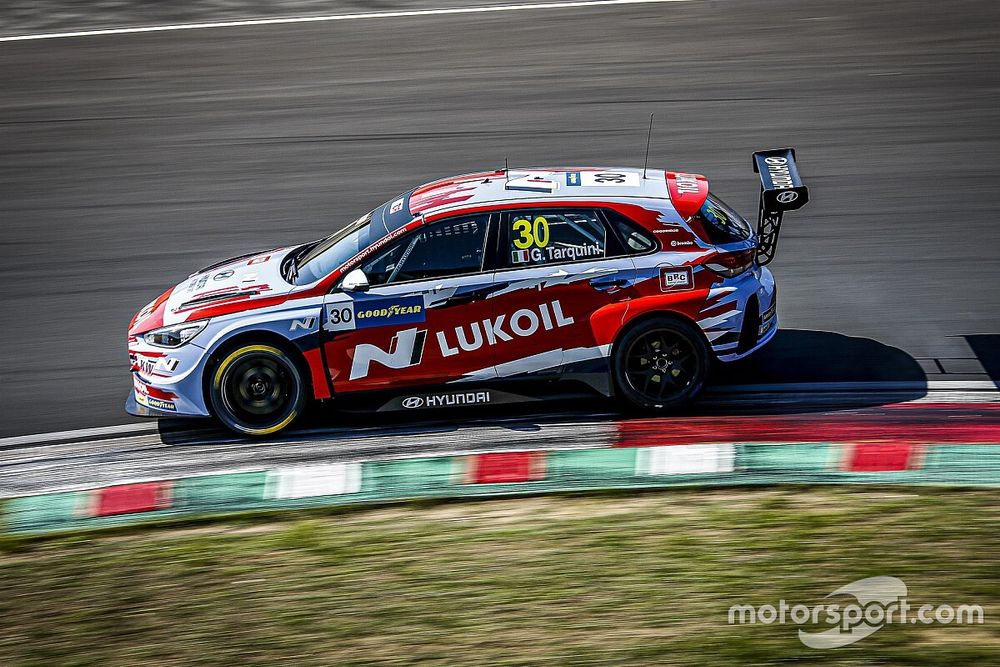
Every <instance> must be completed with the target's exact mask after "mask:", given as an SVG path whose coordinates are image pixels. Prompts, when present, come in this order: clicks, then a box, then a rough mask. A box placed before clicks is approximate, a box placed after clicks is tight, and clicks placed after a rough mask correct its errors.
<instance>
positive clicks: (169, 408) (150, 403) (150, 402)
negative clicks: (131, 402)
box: [146, 396, 177, 412]
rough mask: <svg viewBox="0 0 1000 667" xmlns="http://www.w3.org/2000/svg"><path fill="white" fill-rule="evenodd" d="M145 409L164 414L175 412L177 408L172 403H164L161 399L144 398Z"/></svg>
mask: <svg viewBox="0 0 1000 667" xmlns="http://www.w3.org/2000/svg"><path fill="white" fill-rule="evenodd" d="M146 407H148V408H152V409H154V410H164V411H166V412H177V406H176V405H174V402H173V401H165V400H163V399H162V398H153V397H152V396H147V397H146Z"/></svg>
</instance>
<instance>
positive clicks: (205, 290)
mask: <svg viewBox="0 0 1000 667" xmlns="http://www.w3.org/2000/svg"><path fill="white" fill-rule="evenodd" d="M754 167H755V169H756V170H757V171H758V173H760V176H761V184H762V188H761V198H760V219H759V222H758V229H757V231H756V232H755V231H754V229H752V228H751V226H750V225H749V224H748V223H747V222H746V220H744V219H743V218H742V217H741V216H740V215H739V214H738V213H737V212H736V211H735V210H733V209H732V208H730V207H729V206H728V205H727V204H725V203H724V202H723V201H722V200H720V199H719V198H718V197H716V196H714V195H712V194H710V193H709V188H708V181H707V180H706V179H705V177H703V176H700V175H697V174H687V173H680V172H671V171H666V172H665V171H662V170H654V169H648V170H645V169H643V170H639V169H621V168H599V169H598V168H584V167H580V168H544V169H527V170H509V171H508V170H498V171H491V172H486V173H479V174H470V175H466V176H459V177H456V178H449V179H445V180H440V181H435V182H433V183H429V184H427V185H424V186H421V187H419V188H417V189H415V190H413V191H411V192H408V193H406V194H403V195H401V196H399V197H396V198H395V199H392V200H390V201H388V202H387V203H385V204H383V205H382V206H379V207H378V208H376V209H375V210H374V211H372V212H371V213H369V214H367V215H365V216H363V217H361V218H359V219H358V220H356V221H355V222H353V223H351V224H349V225H347V226H346V227H344V228H342V229H340V230H339V231H337V232H335V233H333V234H332V235H330V236H327V237H326V238H323V239H320V240H318V241H314V242H312V243H306V244H304V245H299V246H293V247H284V248H276V249H274V250H269V251H266V252H257V253H252V254H249V255H244V256H242V257H236V258H233V259H229V260H226V261H224V262H220V263H218V264H215V265H213V266H209V267H207V268H205V269H202V270H200V271H198V272H197V273H194V274H192V275H191V276H190V277H189V278H188V279H187V280H185V281H184V282H182V283H181V284H179V285H177V286H176V287H173V288H171V289H170V290H168V291H167V292H165V293H164V294H163V295H162V296H160V297H158V298H157V299H155V300H153V301H152V302H151V303H150V304H148V305H147V306H146V307H144V308H143V309H142V310H140V311H139V313H137V314H136V315H135V317H134V318H133V319H132V322H131V324H130V325H129V331H128V349H129V358H130V362H131V368H132V373H133V378H134V385H135V387H134V391H133V393H132V394H131V395H130V397H129V400H128V402H127V404H126V409H127V411H128V412H130V413H131V414H135V415H141V416H182V415H186V416H214V417H216V418H218V419H219V420H220V421H221V422H222V423H223V424H225V425H226V426H228V427H229V428H230V429H233V430H234V431H237V432H240V433H244V434H249V435H265V434H270V433H275V432H277V431H280V430H282V429H284V428H286V427H288V426H289V425H290V424H292V423H293V422H294V421H295V419H296V417H297V416H298V415H299V414H301V413H302V411H303V409H304V408H305V407H306V405H307V404H308V403H309V402H310V401H329V402H331V403H333V404H336V405H341V406H345V407H350V406H354V407H358V406H360V407H363V408H366V409H370V410H420V409H427V408H438V407H445V406H455V405H479V404H493V403H507V402H513V401H521V400H537V399H538V398H540V397H544V396H547V395H550V394H552V393H558V394H561V395H563V396H565V395H566V393H567V392H571V391H572V390H574V389H582V390H586V391H590V392H593V391H596V392H598V393H599V394H603V395H605V396H618V397H620V398H622V399H625V400H626V401H628V402H630V403H632V404H634V405H636V406H640V407H642V408H645V409H650V410H669V409H673V408H676V407H678V406H681V405H683V404H685V403H686V402H688V401H690V400H691V399H692V398H693V397H694V396H695V395H696V394H697V393H698V392H699V390H700V389H701V387H702V385H703V384H704V381H705V377H706V373H707V371H708V369H709V364H710V360H711V358H712V357H714V358H716V359H719V360H721V361H731V360H735V359H739V358H741V357H744V356H746V355H748V354H751V353H752V352H754V351H755V350H757V349H758V348H760V347H761V346H762V345H764V344H765V343H767V341H768V340H770V339H771V337H772V336H774V334H775V331H776V330H777V315H776V302H775V285H774V278H773V277H772V275H771V273H770V271H768V270H767V269H766V268H764V266H763V264H766V263H767V262H768V261H770V259H771V257H772V256H773V253H774V246H775V242H776V239H777V231H778V228H779V226H780V222H781V216H782V213H783V211H785V210H791V209H795V208H798V207H800V206H802V205H803V204H805V202H806V200H807V196H808V195H807V192H806V188H805V187H804V186H803V185H802V182H801V180H800V179H799V176H798V172H797V169H796V166H795V160H794V152H793V151H792V150H790V149H781V150H775V151H762V152H758V153H755V154H754Z"/></svg>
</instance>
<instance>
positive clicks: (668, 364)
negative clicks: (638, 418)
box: [612, 317, 709, 411]
mask: <svg viewBox="0 0 1000 667" xmlns="http://www.w3.org/2000/svg"><path fill="white" fill-rule="evenodd" d="M708 369H709V355H708V345H707V344H706V343H705V339H704V338H702V336H701V334H700V332H699V331H698V330H697V329H695V327H694V326H693V325H691V324H689V323H687V322H685V321H683V320H679V319H674V318H671V317H657V318H653V319H650V320H647V321H645V322H643V323H641V324H639V325H637V326H635V327H633V328H632V329H630V330H629V331H627V332H626V333H625V335H624V336H622V338H621V340H620V341H618V342H617V343H616V344H615V349H614V353H613V356H612V374H613V376H614V381H615V386H616V387H617V388H618V392H619V394H620V395H621V396H622V397H623V398H624V399H625V400H627V401H628V402H629V403H631V404H632V405H634V406H636V407H639V408H642V409H645V410H657V411H667V410H671V409H675V408H678V407H680V406H682V405H685V404H686V403H688V402H689V401H691V399H693V398H694V397H695V395H697V394H698V392H700V391H701V388H702V386H703V385H704V384H705V378H706V377H707V375H708Z"/></svg>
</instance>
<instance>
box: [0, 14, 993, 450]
mask: <svg viewBox="0 0 1000 667" xmlns="http://www.w3.org/2000/svg"><path fill="white" fill-rule="evenodd" d="M355 4H357V3H355ZM998 18H1000V10H998V9H997V7H996V5H995V3H993V2H989V1H982V2H976V1H970V2H963V3H960V4H959V5H956V4H953V3H942V2H937V1H935V2H931V1H927V2H923V1H911V2H879V3H871V2H865V1H860V0H846V1H844V2H837V3H831V2H828V1H826V0H822V1H819V0H817V1H806V2H779V1H770V0H739V1H737V0H729V1H726V0H715V1H712V0H692V1H691V2H681V3H671V4H651V5H625V6H612V7H591V8H575V9H565V10H539V11H537V12H536V11H518V12H510V13H495V14H476V15H441V16H423V17H411V18H392V19H389V18H387V19H379V20H377V21H375V20H371V21H364V22H351V21H343V22H330V23H312V24H288V25H269V26H257V27H239V28H220V29H206V30H192V31H181V32H169V33H149V34H135V35H112V36H95V37H80V38H70V39H59V40H49V41H33V42H6V43H2V44H0V227H2V234H0V253H2V255H0V287H2V289H0V436H13V435H20V434H27V433H38V432H45V431H56V430H63V429H76V428H86V427H96V426H105V425H112V424H121V423H126V422H128V421H129V419H128V418H127V417H126V416H125V415H124V414H123V412H122V407H121V406H122V403H123V400H124V397H125V395H126V393H127V392H128V390H129V386H130V380H129V377H128V372H127V365H126V359H125V340H124V329H125V325H126V323H127V321H128V319H129V317H130V316H131V315H132V313H133V312H135V311H136V310H137V309H138V308H140V307H141V306H142V305H143V304H145V303H146V302H147V301H149V300H150V299H151V298H152V297H154V296H156V295H157V294H159V293H160V292H162V291H163V290H164V289H165V288H166V287H168V286H169V285H170V284H173V283H176V282H177V281H179V280H181V279H183V278H184V277H185V276H187V275H188V273H190V272H191V271H192V270H194V269H196V268H198V267H200V266H204V265H206V264H208V263H210V262H212V261H214V260H216V259H221V258H224V257H228V256H232V255H236V254H239V253H242V252H244V251H248V250H253V249H258V248H266V247H269V246H273V245H277V244H283V243H288V242H294V241H304V240H308V239H312V238H315V237H318V236H320V235H324V234H327V233H329V232H330V231H331V230H332V229H334V228H336V227H338V226H340V225H342V224H344V223H346V222H347V221H349V220H351V219H353V218H355V217H357V215H359V214H360V213H362V212H364V211H367V210H369V209H371V208H372V207H373V206H374V205H376V204H378V203H381V202H382V201H385V200H386V199H388V198H389V197H390V196H392V195H394V194H395V193H398V192H401V191H403V190H406V189H408V188H410V187H412V186H414V185H415V184H418V183H420V182H423V181H426V180H429V179H432V178H435V177H439V176H444V175H449V174H454V173H461V172H464V171H472V170H477V169H480V168H483V167H495V166H497V165H501V164H502V163H503V160H504V157H505V156H508V157H509V159H510V162H511V164H512V165H531V164H554V163H577V164H579V163H594V164H639V163H641V162H642V150H643V147H644V143H645V123H646V120H647V118H648V114H649V113H650V112H655V113H656V114H657V118H658V121H657V127H656V129H655V132H654V137H653V144H652V151H651V158H650V163H651V164H654V165H656V166H661V167H674V168H682V169H686V170H691V171H700V172H703V173H706V174H708V175H709V177H710V178H711V180H712V183H713V189H714V190H715V191H717V192H718V193H720V194H722V195H723V196H724V197H725V198H726V199H728V200H730V201H731V202H732V203H734V204H736V205H737V206H739V207H740V208H742V209H743V210H744V211H745V212H746V213H747V214H748V215H750V214H752V212H753V210H754V207H755V202H756V191H755V189H756V187H757V184H756V181H755V176H754V174H753V173H752V172H751V170H750V161H749V154H750V152H751V151H752V150H754V149H756V148H762V147H777V146H784V145H791V146H795V147H796V148H797V150H798V155H799V161H800V166H801V170H802V173H803V175H804V177H805V178H806V179H807V181H808V183H809V185H810V186H811V188H812V202H811V203H810V205H809V207H808V208H806V209H804V210H803V211H801V212H800V213H799V214H797V215H790V216H789V217H788V222H787V224H786V227H785V229H784V231H783V233H782V243H781V247H780V251H779V254H778V259H777V260H776V261H775V263H774V265H773V268H774V270H775V273H776V275H777V278H778V284H779V304H780V305H779V314H780V318H781V321H782V328H783V331H782V332H781V333H780V335H779V337H778V338H776V340H775V342H774V343H773V344H772V345H771V346H770V347H769V349H767V350H766V351H765V352H763V353H762V354H761V355H760V356H759V357H758V358H757V359H755V360H752V361H750V362H747V363H742V364H740V365H738V366H737V367H735V368H731V369H729V372H728V373H726V374H722V375H720V376H719V377H717V378H716V382H719V383H727V382H729V383H747V382H754V383H766V382H777V383H789V382H810V383H825V382H868V381H892V382H897V381H903V382H907V383H909V384H911V385H913V386H916V387H917V388H918V389H919V386H920V384H921V383H922V382H924V381H926V380H930V381H934V382H936V381H939V380H953V381H967V380H971V381H984V380H989V379H994V380H996V379H998V378H1000V289H998V288H997V285H998V284H1000V228H998V224H997V220H998V217H1000V196H998V194H997V191H996V183H997V182H998V181H1000V80H998V78H997V72H998V71H1000V57H998V56H1000V42H998V41H997V40H996V36H995V26H996V24H997V19H998ZM567 433H569V432H568V431H567ZM564 436H565V437H568V438H570V441H569V444H570V445H572V437H577V436H572V435H566V434H564ZM579 437H584V436H579ZM193 454H194V453H193V452H192V455H193Z"/></svg>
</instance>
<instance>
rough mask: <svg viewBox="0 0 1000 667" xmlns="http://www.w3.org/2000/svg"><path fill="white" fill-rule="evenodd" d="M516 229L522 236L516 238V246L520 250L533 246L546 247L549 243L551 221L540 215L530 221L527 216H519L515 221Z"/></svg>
mask: <svg viewBox="0 0 1000 667" xmlns="http://www.w3.org/2000/svg"><path fill="white" fill-rule="evenodd" d="M513 227H514V231H515V232H517V233H518V234H519V235H520V236H518V237H517V238H516V239H514V247H516V248H517V249H518V250H527V249H528V248H531V247H536V248H544V247H545V246H547V245H548V244H549V221H548V220H546V219H545V218H543V217H542V216H538V217H537V218H535V220H534V222H528V220H527V218H518V219H517V220H515V221H514V225H513Z"/></svg>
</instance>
